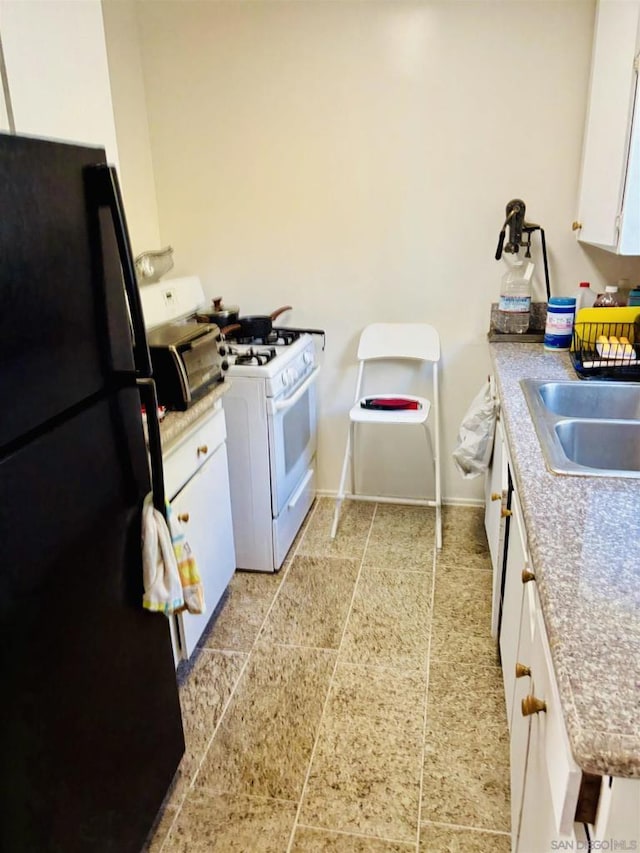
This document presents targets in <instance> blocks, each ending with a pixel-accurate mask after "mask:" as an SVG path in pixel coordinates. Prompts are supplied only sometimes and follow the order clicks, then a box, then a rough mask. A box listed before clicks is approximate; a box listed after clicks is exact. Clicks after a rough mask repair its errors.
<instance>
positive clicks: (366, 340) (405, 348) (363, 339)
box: [358, 323, 440, 362]
mask: <svg viewBox="0 0 640 853" xmlns="http://www.w3.org/2000/svg"><path fill="white" fill-rule="evenodd" d="M376 358H410V359H416V360H418V361H433V362H437V361H439V360H440V336H439V335H438V332H437V331H436V330H435V329H434V328H433V326H429V325H428V324H427V323H372V324H371V325H370V326H367V327H366V328H365V329H364V330H363V332H362V334H361V335H360V343H359V345H358V359H359V360H360V361H371V360H373V359H376Z"/></svg>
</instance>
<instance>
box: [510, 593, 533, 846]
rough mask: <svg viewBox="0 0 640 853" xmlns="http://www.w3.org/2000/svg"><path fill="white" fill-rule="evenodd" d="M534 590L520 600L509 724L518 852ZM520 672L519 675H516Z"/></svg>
mask: <svg viewBox="0 0 640 853" xmlns="http://www.w3.org/2000/svg"><path fill="white" fill-rule="evenodd" d="M534 595H535V589H534V586H533V584H531V583H529V584H526V586H525V588H524V595H523V601H522V618H521V621H520V637H519V639H518V654H517V660H516V667H518V669H516V670H514V675H516V679H515V684H514V690H513V719H512V721H511V741H510V749H509V752H510V765H511V849H512V850H514V851H515V850H517V849H518V830H519V828H520V810H521V807H522V792H523V790H524V777H525V771H526V767H527V751H528V749H529V729H530V725H531V717H529V716H524V715H523V714H522V713H521V707H522V700H523V699H524V698H525V696H527V695H528V694H531V693H533V681H532V678H531V667H532V665H533V642H534V637H535V602H534ZM518 672H519V675H518Z"/></svg>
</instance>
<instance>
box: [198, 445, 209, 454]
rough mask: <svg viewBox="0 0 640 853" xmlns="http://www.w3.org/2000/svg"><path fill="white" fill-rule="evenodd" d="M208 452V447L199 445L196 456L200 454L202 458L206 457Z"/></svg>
mask: <svg viewBox="0 0 640 853" xmlns="http://www.w3.org/2000/svg"><path fill="white" fill-rule="evenodd" d="M208 452H209V447H208V445H206V444H201V445H200V447H199V448H198V456H200V455H201V454H202V456H206V454H207V453H208Z"/></svg>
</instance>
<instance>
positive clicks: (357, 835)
mask: <svg viewBox="0 0 640 853" xmlns="http://www.w3.org/2000/svg"><path fill="white" fill-rule="evenodd" d="M296 828H297V829H315V830H316V831H318V832H326V833H327V834H328V835H330V834H332V833H333V834H335V835H346V836H347V838H364V839H365V840H366V841H384V842H386V843H387V844H402V845H404V846H406V847H409V846H410V845H411V843H412V842H411V841H404V840H402V839H400V838H388V837H387V836H385V835H367V833H365V832H348V831H347V830H346V829H328V828H327V827H326V826H318V825H317V824H314V823H298V826H297V827H296Z"/></svg>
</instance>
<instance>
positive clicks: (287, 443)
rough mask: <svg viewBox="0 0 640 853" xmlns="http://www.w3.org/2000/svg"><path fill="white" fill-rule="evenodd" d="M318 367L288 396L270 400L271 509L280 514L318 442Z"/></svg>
mask: <svg viewBox="0 0 640 853" xmlns="http://www.w3.org/2000/svg"><path fill="white" fill-rule="evenodd" d="M319 373H320V368H319V367H316V368H315V369H314V370H313V372H312V373H310V374H309V376H307V377H306V378H305V379H304V380H303V382H302V384H301V385H299V386H298V387H297V388H296V389H294V390H293V392H292V393H291V394H290V395H288V396H287V397H284V398H282V397H279V398H277V399H273V400H272V399H270V400H268V401H267V412H268V418H267V420H268V424H269V463H270V468H271V509H272V512H273V517H274V518H277V517H278V516H279V515H280V512H281V510H282V508H283V507H284V506H285V504H286V502H287V501H288V499H289V497H290V496H291V495H292V494H293V492H294V491H295V489H296V488H297V487H298V485H299V484H300V481H301V480H302V479H303V477H304V476H305V475H306V474H307V472H308V469H309V463H310V462H311V460H312V459H313V457H314V456H315V452H316V442H317V419H316V380H317V378H318V374H319Z"/></svg>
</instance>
